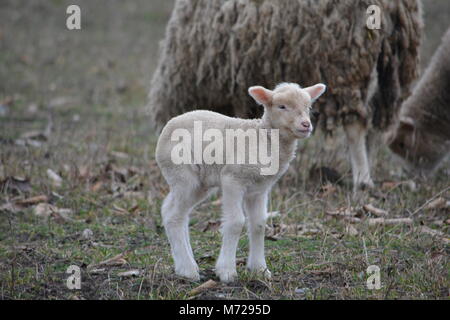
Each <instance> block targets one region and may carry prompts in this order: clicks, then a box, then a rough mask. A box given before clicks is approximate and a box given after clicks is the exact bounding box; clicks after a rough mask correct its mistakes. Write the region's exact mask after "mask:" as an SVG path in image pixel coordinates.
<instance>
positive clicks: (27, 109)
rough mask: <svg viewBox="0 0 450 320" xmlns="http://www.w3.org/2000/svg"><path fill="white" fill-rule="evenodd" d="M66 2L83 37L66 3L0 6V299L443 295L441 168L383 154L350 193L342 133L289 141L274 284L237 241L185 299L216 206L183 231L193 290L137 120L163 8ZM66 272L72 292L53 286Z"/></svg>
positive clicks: (272, 225)
mask: <svg viewBox="0 0 450 320" xmlns="http://www.w3.org/2000/svg"><path fill="white" fill-rule="evenodd" d="M72 2H74V3H79V4H80V6H81V8H82V14H83V22H82V23H83V24H82V27H83V29H82V30H81V31H68V30H66V29H65V18H66V14H65V8H66V7H67V4H68V2H67V1H62V0H61V1H56V0H54V1H42V0H36V1H3V2H2V4H0V9H1V10H0V45H1V47H2V50H1V51H0V61H1V63H0V299H187V298H189V299H227V298H244V299H366V298H368V299H383V298H387V299H448V297H449V267H450V265H449V258H448V253H449V245H448V243H449V239H448V238H449V230H448V225H449V216H448V213H449V210H448V199H449V197H450V189H449V188H450V184H449V175H450V172H449V165H448V163H447V164H444V166H443V167H442V168H441V169H440V170H439V171H438V172H437V174H436V175H434V176H433V177H431V178H427V179H422V178H418V177H414V176H408V175H405V174H404V173H401V170H400V169H401V166H400V163H399V162H398V161H396V160H395V159H394V158H393V157H392V156H391V154H390V153H389V151H388V150H387V149H386V148H385V147H384V146H382V145H381V147H380V148H379V150H378V151H377V152H376V153H374V157H373V158H372V159H373V167H374V169H373V174H374V177H375V180H376V183H377V187H376V189H374V190H371V191H362V192H359V193H358V194H356V195H353V193H352V187H351V185H350V182H351V175H350V172H349V164H348V160H347V158H346V149H345V145H344V144H343V141H342V133H339V132H338V133H337V134H336V136H335V138H334V140H333V141H332V142H331V143H330V142H328V143H326V141H325V139H324V137H322V136H321V134H320V132H319V133H317V134H315V135H314V136H313V137H312V138H310V139H308V140H305V141H302V142H301V143H300V145H299V150H298V153H297V154H298V156H297V158H296V159H295V161H294V163H293V165H292V167H291V168H290V170H289V172H288V174H287V175H286V176H285V177H284V178H283V179H282V180H281V181H280V182H279V183H278V185H277V186H276V187H275V188H274V190H273V192H272V194H271V199H270V211H271V212H272V213H271V217H270V218H269V220H268V223H267V224H268V228H267V236H266V254H267V261H268V265H269V268H270V270H271V271H272V275H273V276H272V279H271V280H266V279H261V278H258V277H254V276H253V275H251V274H249V273H247V272H246V271H245V259H246V256H247V253H248V241H247V239H246V234H245V232H243V234H242V237H241V240H240V243H239V249H238V252H237V256H238V272H239V275H240V277H239V280H238V281H237V282H235V283H231V284H227V285H225V284H220V283H219V284H218V283H215V284H214V285H213V286H212V287H211V288H209V289H207V290H204V291H201V290H200V291H197V292H195V291H194V292H193V291H192V290H193V289H194V288H196V287H198V286H199V285H201V284H202V283H204V282H206V281H207V280H209V279H212V280H214V281H218V279H217V278H216V277H215V275H214V270H213V269H214V263H215V259H216V258H217V256H218V251H219V248H220V232H219V231H218V229H219V224H220V222H219V221H220V198H218V197H217V195H216V196H214V197H213V198H212V199H211V200H210V201H208V202H205V203H204V204H202V205H201V206H200V207H199V208H197V210H196V211H195V212H194V213H193V215H192V218H191V222H190V225H191V238H192V245H193V248H194V254H195V257H196V259H197V261H198V263H199V266H200V270H201V276H202V279H201V281H199V282H191V281H188V280H184V279H181V278H178V277H176V276H175V275H174V272H173V262H172V258H171V256H170V251H169V244H168V241H167V238H166V236H165V234H164V229H163V227H162V225H161V217H160V206H161V202H162V200H163V198H164V196H165V195H166V194H167V192H168V187H167V185H166V183H165V182H164V180H163V178H162V177H161V175H160V172H159V169H158V168H157V166H156V163H155V161H154V149H155V144H156V139H157V136H156V135H155V134H154V133H153V132H152V130H151V128H149V126H148V115H147V114H146V113H145V112H144V110H143V106H144V105H145V101H146V92H147V91H148V86H149V83H150V78H151V72H152V70H153V69H154V66H155V63H156V57H157V53H158V39H161V37H162V36H163V34H164V26H165V23H166V21H167V19H168V16H169V14H170V10H171V6H172V3H171V2H166V1H151V2H150V1H144V0H139V1H129V2H124V1H116V0H114V1H113V0H111V1H104V0H99V1H95V2H93V1H71V3H72ZM106 3H107V4H106ZM442 5H444V6H445V5H446V4H442ZM433 10H435V8H434V7H433ZM441 11H442V12H445V10H441ZM430 12H431V11H430ZM432 12H435V13H434V18H435V19H436V21H437V20H438V18H439V16H438V14H439V10H435V11H432ZM446 21H448V20H446ZM441 31H442V32H444V31H445V28H444V30H441ZM442 32H441V34H442ZM437 42H438V41H436V40H435V37H433V43H437ZM430 47H432V45H431V44H430V45H427V46H426V48H427V50H425V51H427V52H432V50H431V49H429V48H430ZM428 58H429V54H428V55H427V54H425V56H424V61H427V60H428ZM330 146H333V147H330ZM334 170H335V171H336V172H334ZM321 177H322V178H323V179H322V180H326V179H325V178H328V179H329V180H332V182H333V183H329V182H326V181H323V183H322V182H321ZM336 180H337V181H336ZM367 205H371V206H367ZM374 208H375V209H374ZM376 209H382V210H384V211H386V212H383V211H380V210H376ZM383 214H387V217H386V219H397V218H402V219H404V220H395V221H394V222H396V223H395V224H389V223H386V220H385V221H384V223H383V221H381V222H380V220H374V219H376V218H378V216H379V215H383ZM71 265H75V266H78V267H80V269H81V290H70V289H68V288H67V286H66V283H67V281H66V280H67V278H68V277H69V276H70V274H67V273H66V270H67V269H68V267H69V266H71ZM370 265H376V266H378V267H379V268H380V280H381V288H380V289H379V290H373V289H368V288H367V283H366V282H367V279H368V277H369V274H368V273H367V268H368V266H370ZM128 271H129V272H128ZM124 272H125V273H124ZM126 272H128V273H126Z"/></svg>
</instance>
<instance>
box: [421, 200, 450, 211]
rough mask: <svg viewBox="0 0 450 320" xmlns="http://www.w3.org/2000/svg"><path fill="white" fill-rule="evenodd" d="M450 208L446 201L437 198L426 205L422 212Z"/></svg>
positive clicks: (448, 202)
mask: <svg viewBox="0 0 450 320" xmlns="http://www.w3.org/2000/svg"><path fill="white" fill-rule="evenodd" d="M449 207H450V201H447V199H445V198H443V197H439V198H436V199H434V200H433V201H431V202H430V203H428V204H427V205H426V206H425V207H424V210H438V209H445V208H449Z"/></svg>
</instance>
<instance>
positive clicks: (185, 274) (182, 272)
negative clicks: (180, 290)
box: [175, 267, 200, 281]
mask: <svg viewBox="0 0 450 320" xmlns="http://www.w3.org/2000/svg"><path fill="white" fill-rule="evenodd" d="M175 273H176V275H177V276H180V277H182V278H186V279H189V280H193V281H199V280H200V274H199V273H198V269H197V268H186V267H185V268H179V269H177V270H175Z"/></svg>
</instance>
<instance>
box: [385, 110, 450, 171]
mask: <svg viewBox="0 0 450 320" xmlns="http://www.w3.org/2000/svg"><path fill="white" fill-rule="evenodd" d="M387 143H388V146H389V148H390V149H391V151H392V152H394V153H395V154H396V155H398V156H400V157H401V158H402V159H403V160H405V162H406V165H407V167H408V169H410V170H414V171H416V172H418V173H421V174H427V173H430V172H432V171H433V170H434V169H435V168H436V167H437V166H438V164H439V162H440V161H441V160H442V159H443V158H444V157H445V155H446V153H447V152H448V151H447V150H448V149H447V148H448V145H447V144H446V143H445V142H443V141H442V139H440V138H439V137H437V136H436V135H434V134H433V133H432V132H429V130H423V129H420V128H418V125H417V124H416V123H415V121H414V119H412V118H411V117H402V118H401V119H400V121H399V123H398V125H397V126H396V127H395V128H394V130H393V131H392V132H390V133H389V134H388V136H387Z"/></svg>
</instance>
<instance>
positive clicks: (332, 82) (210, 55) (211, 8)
mask: <svg viewBox="0 0 450 320" xmlns="http://www.w3.org/2000/svg"><path fill="white" fill-rule="evenodd" d="M371 5H377V6H378V7H379V8H380V10H381V11H380V13H381V16H380V19H381V29H378V30H377V29H375V30H371V29H369V28H367V20H368V18H369V16H368V14H367V9H368V8H369V6H371ZM421 27H422V17H421V8H420V3H419V0H399V1H392V0H361V1H347V0H340V1H338V0H323V1H317V0H228V1H222V0H177V1H176V3H175V7H174V10H173V13H172V16H171V18H170V21H169V24H168V27H167V30H166V36H165V40H164V41H163V43H162V48H161V56H160V59H159V63H158V66H157V69H156V71H155V73H154V76H153V80H152V84H151V89H150V93H149V107H148V108H149V110H150V113H151V116H152V121H153V125H154V127H155V128H156V130H157V131H160V129H161V128H162V127H163V126H164V124H165V123H166V122H167V121H168V120H169V119H171V118H172V117H173V116H176V115H178V114H181V113H184V112H187V111H190V110H194V109H197V108H205V107H210V106H214V107H213V108H212V110H213V111H216V112H220V113H223V114H225V115H231V116H237V117H242V118H254V117H259V116H261V111H260V110H259V109H258V108H257V107H255V106H254V103H252V101H251V100H250V98H249V97H248V96H247V92H246V90H243V89H242V88H247V87H249V86H251V85H252V84H254V83H259V84H261V85H262V86H265V87H273V86H274V85H275V84H276V83H279V82H295V83H302V84H304V85H306V86H308V85H312V84H314V83H317V82H324V83H326V84H327V86H328V88H329V91H328V92H327V93H326V98H323V99H319V101H318V102H317V103H316V106H315V111H316V112H318V119H317V121H316V122H315V123H316V124H317V125H319V126H320V127H321V128H322V129H323V130H325V131H326V132H327V133H332V132H333V131H334V130H335V128H336V127H337V125H340V124H343V125H344V129H345V132H346V137H347V140H348V143H349V150H350V158H351V164H352V172H353V182H354V187H357V186H361V185H368V186H372V185H373V182H372V179H371V177H370V168H369V161H368V156H367V148H366V137H367V132H368V130H369V129H370V128H375V129H386V128H387V127H388V126H389V125H390V124H391V123H392V122H393V121H392V119H394V118H395V115H396V111H397V109H398V106H399V105H400V104H401V102H402V100H403V99H404V98H405V97H407V96H408V95H409V89H410V85H411V83H412V82H413V81H414V80H415V79H416V77H417V71H418V66H419V63H418V60H419V52H418V49H419V44H420V38H421V30H422V28H421Z"/></svg>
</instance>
